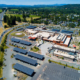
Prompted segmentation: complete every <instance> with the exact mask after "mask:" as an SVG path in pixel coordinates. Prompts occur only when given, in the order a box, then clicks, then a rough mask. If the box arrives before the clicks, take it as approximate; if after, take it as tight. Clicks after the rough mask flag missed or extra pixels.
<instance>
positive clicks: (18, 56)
mask: <svg viewBox="0 0 80 80" xmlns="http://www.w3.org/2000/svg"><path fill="white" fill-rule="evenodd" d="M15 58H16V59H18V60H21V61H23V62H27V63H29V64H31V65H34V66H35V65H36V64H37V61H36V60H34V59H31V58H28V57H24V56H22V55H19V54H17V55H15Z"/></svg>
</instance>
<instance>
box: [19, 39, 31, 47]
mask: <svg viewBox="0 0 80 80" xmlns="http://www.w3.org/2000/svg"><path fill="white" fill-rule="evenodd" d="M20 43H21V44H24V45H28V46H30V45H31V42H28V41H23V40H20Z"/></svg>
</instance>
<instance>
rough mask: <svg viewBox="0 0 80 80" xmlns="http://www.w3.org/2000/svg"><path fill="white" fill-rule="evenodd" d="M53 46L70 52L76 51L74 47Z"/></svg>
mask: <svg viewBox="0 0 80 80" xmlns="http://www.w3.org/2000/svg"><path fill="white" fill-rule="evenodd" d="M53 47H55V48H58V49H62V50H66V51H70V52H76V50H75V49H72V48H69V47H65V46H59V45H54V46H53Z"/></svg>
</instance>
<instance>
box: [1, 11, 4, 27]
mask: <svg viewBox="0 0 80 80" xmlns="http://www.w3.org/2000/svg"><path fill="white" fill-rule="evenodd" d="M4 13H5V11H4V12H2V13H1V14H0V27H3V25H2V19H3V16H4Z"/></svg>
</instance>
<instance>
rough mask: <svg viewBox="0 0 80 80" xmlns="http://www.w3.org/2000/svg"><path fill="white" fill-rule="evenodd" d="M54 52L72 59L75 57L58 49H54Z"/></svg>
mask: <svg viewBox="0 0 80 80" xmlns="http://www.w3.org/2000/svg"><path fill="white" fill-rule="evenodd" d="M54 54H57V55H61V56H64V57H67V58H71V59H74V58H75V57H74V56H73V55H69V54H65V53H60V52H58V50H57V49H56V50H55V51H54Z"/></svg>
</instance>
